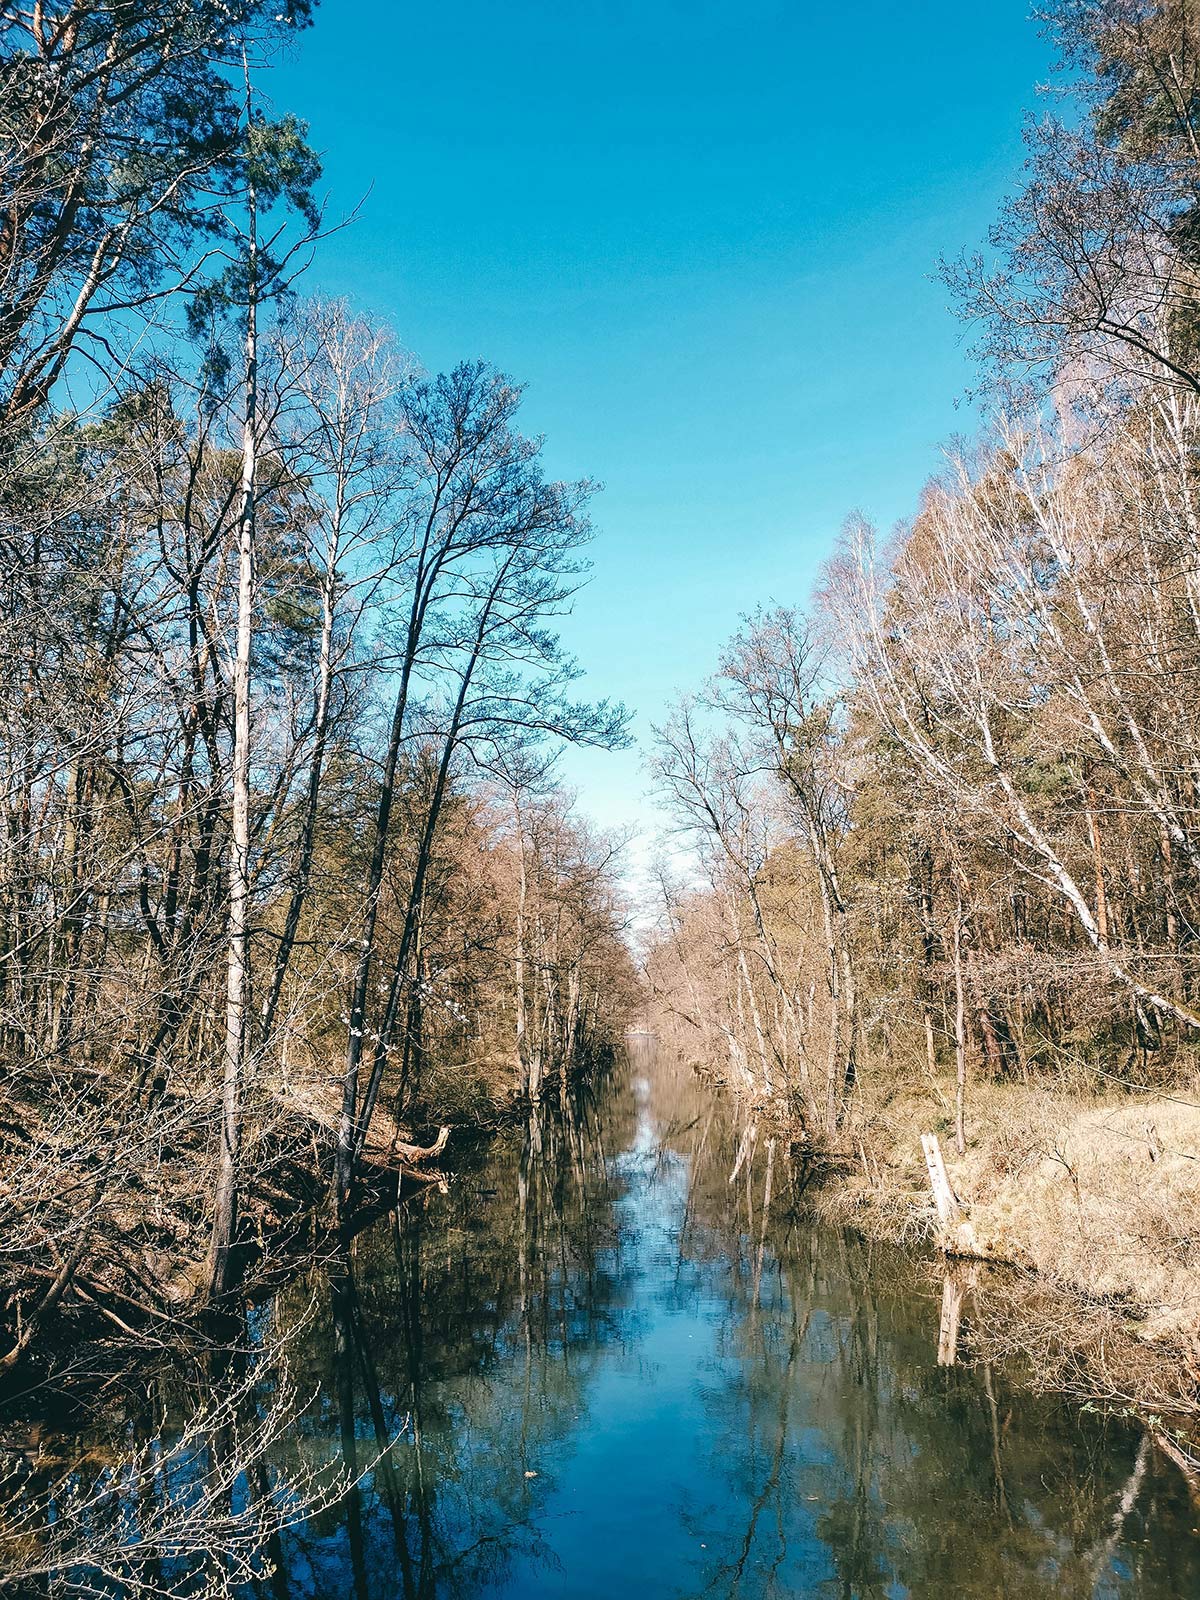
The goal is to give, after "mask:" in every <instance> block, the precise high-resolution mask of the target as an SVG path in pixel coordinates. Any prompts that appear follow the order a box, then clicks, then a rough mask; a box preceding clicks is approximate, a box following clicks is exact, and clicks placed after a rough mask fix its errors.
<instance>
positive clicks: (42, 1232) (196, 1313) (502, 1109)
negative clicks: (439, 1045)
mask: <svg viewBox="0 0 1200 1600" xmlns="http://www.w3.org/2000/svg"><path fill="white" fill-rule="evenodd" d="M609 1059H611V1057H610V1055H606V1054H604V1053H603V1052H601V1053H599V1054H598V1055H594V1057H593V1058H591V1059H589V1060H588V1061H587V1063H586V1064H584V1063H580V1064H579V1065H578V1066H577V1067H576V1068H575V1069H574V1070H573V1071H572V1073H570V1074H569V1079H570V1080H571V1081H573V1080H574V1079H575V1078H576V1077H577V1076H579V1075H580V1074H582V1075H584V1076H595V1075H596V1074H598V1073H599V1072H600V1071H601V1070H603V1068H604V1066H605V1064H606V1063H607V1061H608V1060H609ZM559 1077H560V1074H559V1073H558V1072H557V1071H556V1072H555V1074H554V1076H553V1078H551V1079H548V1080H547V1082H546V1084H545V1086H544V1087H545V1091H546V1093H547V1094H553V1095H554V1096H556V1097H557V1095H558V1094H559ZM519 1082H520V1079H519V1071H518V1068H517V1066H516V1064H515V1063H513V1062H512V1061H510V1060H509V1059H508V1058H504V1059H501V1058H499V1057H488V1058H481V1059H480V1060H478V1061H471V1062H466V1063H461V1062H460V1063H456V1064H455V1065H454V1066H451V1065H449V1064H433V1063H431V1065H430V1069H429V1071H428V1072H427V1074H426V1077H425V1080H424V1081H423V1084H422V1094H421V1096H420V1098H419V1100H416V1101H415V1102H414V1104H413V1105H412V1108H411V1109H412V1113H413V1115H412V1117H411V1119H410V1120H408V1121H407V1122H406V1124H405V1126H403V1127H401V1126H400V1125H398V1124H397V1123H396V1122H395V1121H394V1120H393V1118H392V1117H391V1116H390V1115H389V1114H388V1112H387V1111H386V1109H385V1108H384V1107H382V1106H380V1107H378V1108H377V1109H376V1113H375V1117H374V1119H373V1121H372V1126H371V1132H370V1137H369V1139H368V1141H367V1144H366V1147H365V1149H364V1152H363V1159H362V1163H361V1172H360V1181H361V1195H360V1203H359V1205H358V1207H357V1210H356V1215H355V1219H354V1224H353V1228H354V1231H357V1230H358V1229H360V1228H361V1227H363V1226H366V1225H368V1224H369V1223H370V1222H371V1220H372V1219H373V1218H375V1217H376V1216H378V1214H379V1213H380V1211H381V1210H383V1211H386V1210H388V1209H390V1208H392V1207H394V1206H395V1205H396V1203H397V1201H398V1200H400V1199H401V1198H404V1197H407V1196H411V1195H419V1194H420V1193H421V1192H422V1191H423V1190H427V1189H429V1188H432V1187H438V1188H441V1189H444V1188H445V1186H446V1181H447V1178H448V1176H449V1175H450V1174H452V1173H455V1172H460V1171H468V1170H470V1168H471V1167H472V1166H473V1165H475V1164H477V1163H478V1161H479V1160H480V1159H481V1152H482V1151H484V1150H485V1149H486V1146H487V1145H488V1143H489V1142H490V1141H491V1140H492V1139H493V1138H494V1137H495V1135H496V1133H497V1132H498V1131H499V1130H501V1129H503V1128H504V1127H506V1126H510V1125H511V1124H512V1123H513V1122H514V1121H515V1120H518V1119H519V1118H520V1117H521V1116H522V1115H523V1112H524V1102H523V1100H522V1097H521V1095H520V1093H519ZM43 1101H44V1097H39V1096H38V1095H36V1094H34V1093H32V1092H29V1093H26V1094H25V1095H23V1096H20V1097H18V1096H17V1095H16V1094H15V1093H14V1094H13V1095H12V1097H11V1108H12V1109H11V1114H10V1124H9V1126H8V1128H7V1129H6V1130H0V1153H2V1152H3V1151H4V1148H5V1146H6V1145H7V1146H8V1147H9V1153H10V1155H11V1160H10V1162H9V1163H8V1166H7V1170H6V1171H5V1172H4V1174H3V1176H0V1200H3V1201H4V1202H5V1206H6V1210H7V1213H8V1216H9V1218H10V1227H9V1232H8V1238H7V1240H6V1249H5V1251H4V1255H3V1260H2V1261H0V1401H4V1400H11V1399H14V1398H17V1397H19V1396H20V1394H21V1393H23V1392H24V1391H25V1390H26V1389H27V1388H28V1387H30V1386H31V1385H32V1386H35V1387H38V1388H44V1387H46V1386H47V1385H49V1386H50V1387H52V1388H54V1387H58V1386H61V1387H62V1388H63V1389H64V1392H65V1391H66V1390H71V1391H74V1392H79V1393H81V1394H86V1393H87V1392H88V1391H89V1390H90V1389H91V1387H92V1386H93V1385H94V1384H95V1383H96V1382H97V1381H101V1382H103V1381H107V1380H108V1379H109V1377H110V1376H111V1375H112V1373H113V1372H114V1371H115V1370H118V1369H122V1368H124V1367H126V1366H127V1365H128V1366H132V1367H136V1366H137V1365H138V1363H139V1362H140V1361H141V1360H142V1358H143V1356H144V1354H145V1351H146V1350H147V1349H155V1350H157V1349H160V1348H164V1347H166V1346H168V1345H173V1344H176V1343H179V1344H182V1345H187V1346H191V1345H193V1344H196V1345H197V1346H199V1347H204V1346H206V1345H207V1343H208V1340H209V1333H208V1321H209V1309H210V1308H209V1304H208V1297H207V1278H208V1246H209V1239H210V1234H211V1193H210V1187H211V1186H210V1182H209V1178H210V1175H211V1173H212V1171H213V1170H214V1151H215V1146H216V1141H217V1138H218V1137H219V1132H218V1123H217V1117H216V1114H215V1109H214V1108H212V1107H207V1108H201V1107H198V1106H197V1105H196V1104H195V1103H194V1102H188V1101H187V1100H185V1099H184V1098H183V1097H182V1096H178V1095H172V1094H165V1095H161V1096H159V1097H158V1098H157V1099H156V1100H154V1101H153V1102H152V1103H151V1104H150V1105H146V1104H144V1103H143V1102H141V1101H139V1100H138V1099H137V1097H136V1095H131V1096H130V1099H129V1103H128V1104H127V1105H125V1106H123V1107H122V1108H121V1115H119V1116H115V1115H111V1114H110V1115H108V1116H105V1115H104V1114H103V1113H104V1112H105V1110H106V1109H110V1108H106V1107H105V1106H104V1105H103V1103H102V1102H101V1100H100V1099H99V1097H98V1096H97V1095H96V1094H95V1093H94V1092H93V1086H92V1085H91V1084H90V1082H87V1081H85V1082H84V1083H83V1085H82V1087H81V1088H80V1089H79V1090H78V1092H76V1093H75V1094H74V1095H73V1098H72V1102H71V1113H72V1120H71V1124H70V1127H69V1128H66V1129H64V1126H63V1124H62V1122H61V1120H60V1122H59V1124H58V1125H56V1124H55V1123H54V1122H53V1120H51V1119H47V1118H46V1117H45V1116H44V1115H43V1114H42V1105H43ZM247 1109H248V1115H247V1123H246V1127H245V1129H244V1134H243V1148H242V1164H243V1172H244V1179H243V1188H242V1194H241V1199H240V1207H239V1213H240V1224H239V1244H238V1256H239V1267H238V1294H239V1296H240V1297H241V1298H243V1299H251V1300H257V1299H261V1298H262V1297H263V1296H265V1295H267V1294H269V1293H272V1292H274V1291H275V1290H277V1289H278V1288H279V1287H280V1286H281V1285H283V1284H285V1283H286V1282H288V1281H290V1280H291V1279H292V1278H294V1277H295V1276H296V1275H297V1274H302V1273H303V1272H304V1271H305V1270H306V1269H307V1268H308V1267H309V1266H311V1265H312V1264H313V1263H315V1262H319V1261H323V1260H330V1259H333V1258H334V1257H336V1256H337V1255H338V1254H339V1252H340V1251H341V1250H342V1249H343V1248H344V1237H343V1234H342V1231H341V1230H340V1229H339V1228H338V1227H337V1226H336V1224H335V1221H334V1217H333V1213H332V1206H331V1202H330V1189H331V1183H332V1174H333V1169H334V1154H335V1146H336V1134H337V1121H338V1115H339V1111H340V1090H339V1089H337V1088H336V1086H335V1085H334V1084H332V1082H331V1081H330V1080H329V1079H328V1078H327V1077H326V1078H320V1077H317V1076H314V1075H313V1074H309V1075H307V1077H304V1078H297V1077H296V1076H295V1075H293V1076H292V1077H291V1078H290V1079H289V1080H287V1081H286V1082H275V1083H266V1082H263V1083H261V1084H260V1085H259V1086H258V1093H257V1094H256V1095H255V1097H254V1099H253V1100H252V1101H251V1102H250V1104H249V1106H248V1108H247ZM89 1110H91V1111H92V1112H93V1114H91V1115H89ZM5 1135H7V1137H6V1136H5ZM0 1165H2V1163H0ZM78 1195H82V1196H83V1202H82V1204H81V1205H79V1206H78V1207H77V1209H76V1212H75V1213H74V1214H73V1215H72V1219H71V1222H72V1228H71V1231H70V1233H68V1234H67V1235H66V1236H65V1238H64V1236H63V1233H62V1228H61V1223H60V1213H61V1203H62V1202H63V1201H64V1199H67V1200H69V1199H70V1198H71V1197H72V1196H78ZM56 1228H57V1229H58V1232H57V1234H56V1233H55V1229H56ZM219 1339H220V1335H219V1334H218V1342H219Z"/></svg>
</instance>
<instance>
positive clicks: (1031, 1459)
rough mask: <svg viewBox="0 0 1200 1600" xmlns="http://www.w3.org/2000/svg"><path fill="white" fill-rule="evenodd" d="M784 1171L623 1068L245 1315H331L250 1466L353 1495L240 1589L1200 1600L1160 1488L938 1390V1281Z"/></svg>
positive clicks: (1117, 1426)
mask: <svg viewBox="0 0 1200 1600" xmlns="http://www.w3.org/2000/svg"><path fill="white" fill-rule="evenodd" d="M803 1176H804V1175H803V1171H802V1168H801V1167H800V1166H799V1165H798V1163H797V1162H796V1161H795V1160H793V1159H792V1153H791V1152H789V1150H788V1149H787V1148H786V1146H785V1145H784V1143H783V1142H782V1141H781V1140H780V1139H779V1138H778V1137H775V1138H774V1139H773V1138H772V1137H771V1135H770V1131H769V1130H768V1129H767V1128H765V1127H763V1128H761V1129H759V1130H758V1133H757V1137H755V1136H753V1126H752V1125H751V1127H750V1128H749V1129H748V1128H747V1125H746V1123H745V1121H744V1120H743V1118H742V1116H741V1115H740V1114H739V1113H737V1112H736V1110H735V1109H734V1108H733V1107H731V1106H729V1105H724V1106H722V1105H720V1104H714V1101H713V1098H712V1095H711V1092H710V1091H705V1092H702V1091H701V1090H700V1088H699V1086H698V1084H697V1082H696V1080H695V1079H694V1078H693V1077H692V1076H691V1075H690V1074H689V1073H686V1072H684V1071H681V1070H678V1069H675V1068H673V1067H672V1066H671V1065H670V1064H669V1063H664V1062H660V1061H657V1060H656V1059H655V1058H654V1055H653V1052H652V1051H650V1050H647V1049H645V1048H642V1049H638V1050H636V1051H635V1053H634V1054H633V1055H632V1057H631V1059H630V1061H629V1062H628V1063H627V1064H625V1065H624V1066H622V1068H620V1069H619V1070H615V1071H614V1073H613V1074H612V1076H611V1079H610V1080H609V1081H608V1082H607V1083H605V1084H604V1085H603V1086H602V1087H601V1089H600V1090H599V1091H598V1092H597V1094H596V1096H595V1097H594V1098H588V1097H586V1096H585V1097H583V1098H580V1099H578V1100H571V1101H569V1102H567V1103H565V1104H563V1105H561V1106H556V1107H554V1108H553V1109H552V1110H551V1109H550V1108H546V1109H544V1110H543V1111H541V1112H540V1113H536V1114H533V1115H531V1116H530V1117H529V1118H528V1120H527V1121H526V1122H525V1123H524V1125H523V1126H521V1127H520V1128H517V1129H514V1130H512V1131H511V1132H510V1133H509V1134H508V1135H505V1136H503V1137H501V1138H500V1139H499V1140H498V1141H497V1142H496V1143H495V1144H494V1145H493V1146H492V1147H491V1148H490V1149H489V1150H488V1151H487V1152H486V1153H485V1154H484V1156H483V1157H481V1158H480V1160H479V1162H478V1163H477V1164H476V1165H474V1166H471V1167H469V1168H468V1169H467V1170H465V1171H462V1172H460V1174H459V1175H458V1176H457V1177H456V1178H455V1180H454V1181H453V1183H452V1184H451V1187H450V1191H449V1193H448V1194H446V1195H439V1194H436V1193H430V1194H428V1195H426V1196H424V1197H422V1198H419V1199H418V1200H416V1201H414V1202H411V1203H409V1204H408V1205H405V1206H402V1207H401V1208H400V1209H399V1210H398V1211H396V1212H395V1213H393V1214H392V1215H391V1216H388V1217H385V1218H383V1219H381V1220H380V1221H379V1222H378V1223H377V1224H375V1225H373V1226H372V1227H370V1228H368V1229H367V1230H366V1231H364V1232H363V1233H362V1234H360V1235H359V1236H358V1237H357V1238H356V1239H355V1240H354V1241H353V1243H352V1245H351V1246H350V1248H349V1250H348V1252H347V1253H346V1255H345V1256H344V1257H343V1259H341V1260H340V1261H338V1262H337V1263H336V1264H335V1267H334V1269H333V1270H330V1271H328V1272H325V1273H323V1274H319V1275H316V1274H315V1275H314V1277H313V1279H312V1281H310V1282H307V1283H297V1284H296V1285H294V1286H293V1287H292V1288H291V1289H289V1290H288V1291H287V1292H286V1293H285V1294H284V1295H281V1296H280V1298H279V1300H278V1301H277V1302H276V1304H275V1305H274V1306H273V1307H271V1308H264V1311H263V1315H270V1316H272V1317H273V1318H274V1320H275V1321H276V1322H278V1323H279V1324H280V1325H287V1324H288V1323H289V1322H290V1321H294V1320H295V1319H296V1317H297V1315H298V1314H299V1313H300V1311H301V1310H302V1309H303V1308H304V1307H306V1306H307V1305H308V1304H309V1301H310V1298H311V1297H312V1295H313V1294H314V1293H316V1294H317V1296H318V1303H319V1305H320V1307H321V1309H320V1312H319V1314H318V1315H317V1317H316V1318H315V1319H314V1320H312V1321H311V1322H310V1324H309V1326H308V1327H307V1329H306V1331H305V1333H304V1335H303V1341H302V1343H301V1344H300V1345H299V1347H298V1349H297V1348H296V1347H293V1353H292V1357H291V1365H292V1371H293V1374H294V1378H295V1382H296V1385H297V1388H298V1390H299V1392H300V1393H302V1394H305V1393H313V1394H315V1395H316V1397H317V1398H316V1399H315V1401H314V1402H313V1404H312V1405H311V1406H310V1407H309V1409H308V1410H307V1411H306V1412H305V1414H304V1415H303V1417H302V1418H301V1419H300V1422H299V1423H298V1425H297V1426H295V1427H294V1428H292V1429H290V1430H289V1431H288V1433H287V1434H286V1435H284V1436H282V1437H280V1438H279V1439H278V1440H276V1442H275V1445H274V1447H273V1448H274V1456H273V1459H272V1462H271V1468H272V1471H274V1472H276V1473H279V1474H282V1475H283V1476H284V1477H288V1476H290V1477H292V1478H295V1477H296V1476H297V1475H298V1474H299V1473H301V1472H302V1471H304V1470H310V1469H313V1470H315V1469H320V1468H321V1467H322V1465H323V1464H326V1463H329V1462H336V1461H338V1460H341V1461H342V1462H343V1463H344V1465H345V1466H346V1467H348V1468H349V1469H350V1473H351V1475H352V1476H354V1477H356V1478H357V1479H358V1481H357V1482H356V1483H355V1484H354V1486H353V1487H352V1488H350V1489H349V1490H348V1491H346V1492H345V1493H344V1494H342V1495H341V1496H340V1497H339V1498H338V1499H337V1501H336V1503H334V1504H330V1505H327V1506H325V1507H323V1508H322V1509H321V1510H320V1511H319V1512H318V1513H317V1514H315V1515H313V1516H312V1517H310V1518H309V1519H308V1520H307V1521H306V1522H305V1523H304V1524H303V1525H302V1526H299V1527H293V1528H289V1529H286V1530H285V1531H284V1532H283V1534H282V1536H281V1537H280V1539H279V1540H278V1541H277V1542H276V1544H275V1545H274V1547H273V1549H272V1552H271V1553H272V1556H273V1558H274V1561H275V1569H276V1570H275V1572H274V1574H273V1576H272V1577H271V1578H270V1579H267V1580H265V1582H264V1584H263V1585H262V1587H263V1589H264V1592H269V1593H270V1594H272V1595H273V1596H275V1597H277V1600H283V1597H286V1596H291V1597H297V1600H298V1597H305V1600H307V1597H310V1596H311V1597H313V1600H325V1597H330V1600H333V1597H337V1600H343V1597H346V1596H352V1597H353V1600H390V1597H393V1596H395V1597H403V1600H424V1597H429V1596H435V1595H436V1596H463V1597H467V1596H485V1595H486V1596H499V1595H506V1596H513V1597H518V1596H519V1597H520V1600H537V1597H540V1596H546V1597H549V1596H554V1597H556V1600H557V1597H569V1596H574V1597H580V1600H583V1597H592V1596H604V1597H605V1600H609V1597H611V1596H612V1595H613V1594H614V1593H615V1594H617V1595H618V1596H620V1595H621V1593H622V1592H623V1591H625V1590H628V1591H630V1592H632V1593H636V1594H637V1595H639V1596H641V1595H662V1596H681V1597H686V1596H700V1595H717V1596H729V1597H741V1600H758V1597H766V1596H775V1595H779V1596H782V1595H812V1596H828V1597H830V1600H849V1597H856V1600H900V1597H903V1596H913V1597H920V1600H950V1597H954V1600H1007V1597H1013V1600H1016V1597H1020V1600H1038V1597H1039V1596H1044V1597H1047V1600H1049V1597H1050V1596H1054V1597H1055V1600H1083V1597H1087V1600H1116V1597H1122V1596H1128V1597H1131V1600H1132V1597H1134V1596H1136V1597H1138V1600H1168V1597H1169V1600H1176V1597H1178V1596H1182V1595H1191V1594H1200V1539H1198V1538H1197V1536H1196V1534H1195V1532H1194V1530H1193V1518H1194V1516H1195V1511H1194V1509H1193V1507H1192V1506H1191V1505H1190V1503H1189V1500H1188V1496H1187V1491H1186V1487H1185V1485H1184V1484H1183V1482H1182V1480H1181V1479H1180V1477H1179V1475H1178V1473H1177V1471H1176V1469H1175V1468H1174V1467H1173V1466H1171V1465H1170V1464H1169V1463H1167V1462H1165V1461H1164V1460H1163V1459H1161V1458H1160V1456H1159V1454H1158V1452H1157V1451H1155V1450H1154V1449H1153V1448H1152V1447H1151V1446H1150V1445H1149V1443H1148V1442H1147V1441H1146V1440H1145V1439H1144V1438H1143V1437H1142V1436H1141V1435H1140V1433H1139V1432H1138V1430H1137V1429H1136V1428H1134V1427H1132V1426H1130V1425H1125V1424H1122V1423H1118V1422H1109V1423H1107V1424H1106V1423H1105V1422H1103V1421H1102V1420H1101V1419H1100V1418H1097V1417H1094V1416H1090V1415H1082V1414H1080V1413H1079V1412H1078V1410H1077V1409H1075V1408H1073V1407H1071V1406H1070V1405H1068V1404H1066V1403H1058V1402H1054V1401H1052V1400H1047V1399H1045V1398H1038V1397H1035V1396H1032V1395H1030V1394H1027V1393H1025V1392H1023V1391H1022V1390H1021V1389H1020V1387H1019V1386H1018V1385H1017V1384H1016V1383H1015V1381H1014V1380H1013V1379H1012V1377H1011V1376H1010V1375H1009V1374H1007V1373H1006V1372H1005V1371H1003V1370H1001V1369H999V1368H989V1367H986V1366H981V1365H971V1364H970V1363H969V1362H968V1363H965V1364H964V1363H962V1362H960V1363H959V1364H958V1365H955V1366H944V1365H943V1366H939V1364H938V1359H937V1358H938V1347H939V1321H940V1319H941V1307H942V1286H941V1283H940V1281H939V1280H938V1279H937V1278H936V1276H935V1274H934V1273H933V1272H932V1271H931V1270H930V1266H929V1264H928V1263H923V1262H920V1261H914V1260H912V1259H910V1258H908V1257H906V1256H905V1255H903V1254H902V1253H900V1252H898V1251H896V1250H893V1249H890V1248H884V1247H881V1246H879V1245H876V1244H872V1243H870V1242H868V1241H865V1240H863V1239H861V1238H859V1237H857V1236H855V1235H853V1234H850V1233H847V1232H844V1231H841V1230H838V1229H832V1228H830V1227H828V1226H824V1225H821V1224H818V1223H816V1222H814V1220H813V1219H812V1217H811V1216H810V1215H809V1214H807V1213H806V1211H805V1206H804V1197H803V1193H802V1190H803ZM984 1292H985V1291H983V1290H980V1291H975V1290H969V1291H968V1292H967V1293H966V1295H965V1296H964V1299H963V1315H964V1348H965V1349H967V1350H968V1351H969V1345H970V1322H971V1317H972V1315H974V1310H973V1307H974V1306H975V1303H976V1299H977V1296H978V1294H981V1293H984ZM943 1353H944V1352H943ZM262 1481H263V1483H264V1484H266V1483H267V1481H268V1480H267V1478H266V1477H265V1476H264V1478H263V1480H262Z"/></svg>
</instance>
